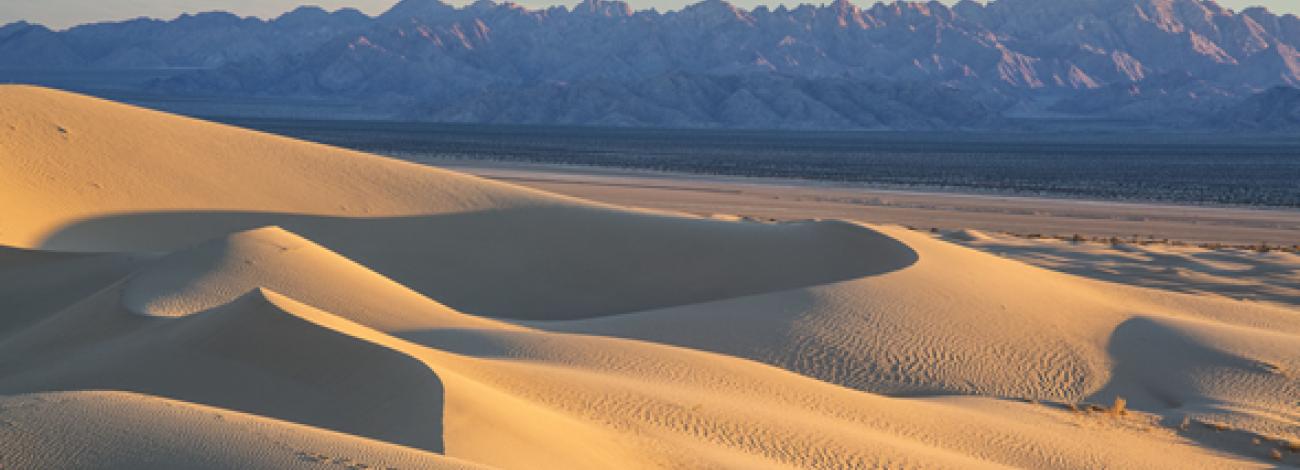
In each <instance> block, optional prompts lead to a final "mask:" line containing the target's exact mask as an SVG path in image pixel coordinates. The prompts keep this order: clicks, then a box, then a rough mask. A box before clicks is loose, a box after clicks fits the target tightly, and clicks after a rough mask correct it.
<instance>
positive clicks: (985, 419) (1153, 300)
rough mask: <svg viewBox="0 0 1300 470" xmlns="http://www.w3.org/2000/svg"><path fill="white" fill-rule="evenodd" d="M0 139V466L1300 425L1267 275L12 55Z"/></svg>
mask: <svg viewBox="0 0 1300 470" xmlns="http://www.w3.org/2000/svg"><path fill="white" fill-rule="evenodd" d="M0 159H3V160H0V195H3V196H4V197H3V198H0V244H4V245H8V247H6V248H0V301H5V302H9V303H7V304H5V305H7V306H8V305H13V307H10V310H11V311H3V312H2V313H4V315H5V316H4V317H3V318H0V438H3V439H0V454H3V455H4V456H5V457H6V459H9V458H10V457H9V456H16V457H13V460H5V461H4V462H0V463H9V462H11V461H12V462H18V463H19V464H26V463H29V462H30V463H32V464H33V465H41V464H49V465H52V466H59V465H64V464H67V465H73V466H81V465H86V466H94V465H96V463H101V464H104V465H141V466H149V465H172V464H183V463H184V462H186V461H188V460H190V459H203V462H208V463H211V465H212V466H227V465H230V466H253V467H284V466H317V465H323V464H331V465H332V464H336V463H337V464H353V463H365V464H366V465H380V464H382V465H389V466H412V467H420V468H472V467H474V466H476V465H484V466H488V467H497V468H591V469H603V468H615V467H623V468H626V467H634V468H715V467H722V468H878V467H886V468H954V469H968V468H1078V469H1091V468H1170V469H1187V468H1206V469H1211V468H1213V469H1220V468H1264V467H1267V466H1268V465H1270V462H1269V461H1268V460H1267V459H1269V458H1270V453H1269V451H1270V450H1272V449H1274V448H1275V447H1270V446H1274V444H1273V443H1279V444H1277V445H1281V444H1280V443H1281V442H1283V441H1285V440H1288V439H1294V440H1297V441H1300V411H1297V409H1296V403H1295V402H1294V397H1295V396H1297V394H1300V379H1297V374H1296V371H1300V360H1298V359H1297V355H1296V354H1295V351H1296V350H1297V349H1300V322H1298V321H1297V319H1298V318H1300V316H1298V315H1297V313H1298V312H1297V311H1296V310H1295V309H1294V308H1292V307H1289V306H1286V305H1276V304H1265V303H1254V302H1241V301H1235V300H1230V299H1223V298H1212V297H1207V296H1200V295H1191V294H1184V293H1171V292H1165V291H1157V290H1152V289H1146V288H1140V287H1133V286H1126V285H1122V284H1119V283H1114V282H1102V281H1097V280H1091V279H1085V278H1080V277H1076V276H1072V275H1068V274H1064V273H1060V272H1055V271H1049V270H1045V269H1041V268H1036V267H1031V266H1029V265H1026V264H1024V263H1021V262H1018V261H1014V260H1010V259H1006V258H1002V257H998V256H994V255H990V254H987V253H983V252H979V251H975V250H972V249H969V248H965V247H962V246H959V245H956V244H953V243H949V242H947V241H944V240H941V239H938V238H936V237H934V236H931V235H928V234H922V233H918V232H913V231H909V230H904V229H902V228H898V227H877V226H871V225H865V224H861V223H857V222H848V221H806V222H798V223H784V224H767V223H757V222H754V221H746V220H743V219H730V218H716V217H715V218H696V217H688V216H682V215H673V214H664V213H654V212H649V211H640V210H633V209H623V208H619V207H613V206H609V205H604V204H596V203H589V202H586V201H582V200H578V199H573V198H566V197H561V196H554V195H549V194H546V193H542V192H538V191H533V190H526V189H521V188H516V187H513V186H510V185H505V184H501V183H493V182H488V181H485V180H481V179H478V178H473V177H468V176H463V175H459V174H456V173H452V172H448V171H444V170H437V169H432V168H426V167H422V166H418V165H411V164H407V163H402V162H397V161H394V160H389V159H385V158H381V157H377V156H372V155H365V154H360V153H356V152H348V151H344V150H339V149H333V148H329V147H325V146H320V145H315V144H309V143H304V142H298V141H294V140H290V139H284V138H280V137H274V136H269V135H265V134H259V133H255V132H250V131H244V130H239V129H234V128H230V127H227V126H221V125H217V124H212V123H206V122H202V121H197V120H192V119H186V118H180V117H175V116H168V115H165V114H161V113H156V112H152V111H145V110H140V109H136V108H132V107H129V106H124V105H118V104H114V103H109V102H106V101H102V100H96V99H91V98H85V97H80V96H77V95H73V94H69V93H63V92H56V91H51V90H44V89H38V88H31V87H13V86H0ZM979 236H981V234H978V233H976V232H971V233H968V234H965V235H964V237H965V238H969V239H976V238H978V237H979ZM59 250H62V251H67V252H62V251H59ZM73 252H75V253H73ZM58 294H65V295H64V297H57V295H58ZM56 297H57V298H56ZM1118 397H1123V398H1124V399H1125V400H1127V408H1126V409H1124V410H1118V409H1116V410H1112V411H1109V412H1099V411H1088V410H1087V405H1086V403H1112V402H1113V401H1114V400H1115V399H1116V398H1118ZM8 404H13V405H15V406H16V407H17V406H18V405H22V407H27V406H30V407H31V408H22V409H20V410H15V409H10V408H7V407H6V405H8ZM1071 407H1076V408H1077V407H1083V409H1081V410H1071ZM31 409H35V410H39V412H32V411H29V410H31ZM217 417H220V418H217ZM78 420H91V421H93V422H94V425H93V426H92V427H91V428H89V429H88V430H84V432H83V430H81V429H75V430H68V429H64V428H67V427H70V426H73V425H72V423H75V422H76V421H78ZM209 421H213V422H217V424H214V425H206V424H204V423H208V422H209ZM6 422H16V423H21V424H22V426H23V427H24V429H34V430H36V431H35V432H33V433H29V434H15V432H16V431H13V430H12V429H11V428H9V427H6V426H4V423H6ZM1184 423H1187V424H1184ZM1196 423H1208V424H1196ZM1215 423H1217V424H1215ZM142 425H144V426H147V428H144V429H136V430H134V431H130V432H123V433H118V434H115V435H114V436H115V437H114V438H112V439H107V440H103V441H98V442H97V441H94V440H93V439H90V438H89V437H88V436H91V435H93V433H96V432H101V431H104V432H107V430H122V429H128V428H130V429H135V428H138V427H139V426H142ZM1219 425H1222V426H1223V428H1222V430H1218V429H1219V428H1218V427H1213V426H1219ZM88 433H90V434H88ZM250 436H270V437H271V439H269V440H267V439H256V438H252V437H250ZM1252 439H1257V440H1261V442H1263V441H1265V440H1266V441H1267V442H1269V443H1270V444H1269V445H1263V444H1260V445H1249V444H1245V443H1249V442H1251V440H1252ZM200 440H208V441H210V442H215V443H217V444H215V447H205V446H203V445H199V444H198V443H197V442H199V441H200ZM131 446H143V447H142V448H145V449H148V451H147V453H150V454H154V453H156V454H160V455H163V456H164V457H166V458H163V457H157V459H155V457H151V456H148V455H143V454H132V453H127V452H124V451H123V450H122V449H123V448H124V447H131ZM84 455H98V456H101V458H102V459H103V460H101V461H99V462H92V461H88V460H85V459H84V458H83V457H81V456H84ZM343 458H346V459H347V460H341V459H343ZM1295 458H1296V457H1295V456H1293V455H1292V454H1284V455H1283V460H1284V462H1285V463H1294V462H1295V460H1294V459H1295ZM151 459H153V460H151ZM169 459H171V460H169ZM1287 459H1291V460H1287Z"/></svg>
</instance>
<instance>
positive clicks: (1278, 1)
mask: <svg viewBox="0 0 1300 470" xmlns="http://www.w3.org/2000/svg"><path fill="white" fill-rule="evenodd" d="M578 1H579V0H572V1H555V0H550V1H548V0H516V3H520V4H523V5H528V6H532V7H537V6H547V5H552V4H557V3H563V4H576V3H578ZM831 1H833V0H804V1H802V2H801V1H800V0H793V1H789V0H787V1H785V2H778V1H775V0H768V1H764V0H734V1H733V2H732V3H734V4H736V5H738V6H744V7H752V6H754V5H758V4H776V3H785V4H787V5H792V4H798V3H813V4H820V3H830V2H831ZM853 1H854V2H855V3H857V4H859V5H864V6H865V5H868V4H871V3H874V0H853ZM952 1H954V0H949V1H948V3H951V2H952ZM396 2H397V0H0V24H4V23H9V22H12V21H17V20H27V21H31V22H34V23H41V24H44V25H47V26H50V27H53V28H65V27H67V26H70V25H76V24H80V23H86V22H91V21H103V20H120V19H126V18H135V17H139V16H150V17H156V18H166V19H170V18H173V17H175V16H176V15H179V14H181V13H183V12H191V13H192V12H200V11H209V10H226V11H231V12H234V13H238V14H240V15H252V16H261V17H274V16H276V15H279V14H280V13H284V12H285V11H288V10H290V9H292V8H293V7H295V6H298V5H302V4H315V5H320V6H322V7H325V8H327V9H331V10H333V9H336V8H340V7H354V8H357V9H359V10H361V11H364V12H366V13H369V14H372V15H374V14H378V13H380V12H382V11H384V10H385V9H387V8H388V7H389V6H391V5H392V4H394V3H396ZM448 3H452V4H461V3H467V0H459V1H457V0H453V1H449V2H448ZM630 3H631V4H632V6H633V8H636V9H638V10H639V9H645V8H651V7H653V8H658V9H659V10H661V11H662V10H674V9H678V8H681V6H682V5H685V4H688V3H693V1H690V0H632V1H631V2H630ZM1219 4H1221V5H1224V6H1227V7H1229V8H1234V9H1238V10H1239V9H1241V8H1245V7H1248V6H1252V5H1261V6H1265V7H1268V8H1270V9H1272V10H1273V11H1275V12H1285V13H1300V0H1220V1H1219Z"/></svg>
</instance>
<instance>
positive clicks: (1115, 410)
mask: <svg viewBox="0 0 1300 470" xmlns="http://www.w3.org/2000/svg"><path fill="white" fill-rule="evenodd" d="M1110 414H1113V415H1115V416H1124V415H1126V414H1128V400H1125V399H1124V397H1120V396H1117V397H1115V402H1114V403H1112V404H1111V405H1110Z"/></svg>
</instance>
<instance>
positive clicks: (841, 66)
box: [0, 0, 1300, 130]
mask: <svg viewBox="0 0 1300 470" xmlns="http://www.w3.org/2000/svg"><path fill="white" fill-rule="evenodd" d="M1297 46H1300V18H1297V17H1295V16H1292V15H1285V16H1280V15H1277V14H1274V13H1271V12H1269V11H1268V10H1265V9H1263V8H1249V9H1246V10H1242V11H1233V10H1229V9H1227V8H1224V7H1222V6H1219V5H1218V4H1216V3H1214V2H1212V1H1202V0H995V1H992V2H989V3H988V4H987V5H986V4H981V3H976V2H973V1H970V0H963V1H961V2H958V3H957V4H955V5H953V6H946V5H944V4H940V3H938V2H929V3H912V2H898V3H876V4H874V5H871V6H870V7H865V8H864V7H861V6H858V5H855V4H852V3H850V2H848V1H846V0H837V1H836V2H834V3H831V4H823V5H801V6H798V7H795V8H787V7H777V8H769V7H757V8H754V9H752V10H746V9H742V8H738V7H735V6H733V5H730V4H728V3H726V2H723V1H719V0H705V1H703V2H700V3H696V4H694V5H691V6H688V7H685V8H682V9H681V10H679V11H670V12H659V11H655V10H646V11H633V9H632V8H630V7H629V6H628V5H627V4H626V3H623V2H612V1H605V0H586V1H584V2H583V3H581V4H578V5H575V6H573V7H571V8H570V7H553V8H547V9H529V8H524V7H521V6H519V5H516V4H512V3H503V4H498V3H494V2H492V1H489V0H481V1H479V2H476V3H474V4H472V5H468V6H465V7H461V8H455V7H452V6H449V5H447V4H444V3H441V2H439V1H437V0H404V1H402V2H400V3H398V4H397V5H395V6H394V7H393V8H392V9H391V10H389V11H388V12H386V13H384V14H382V15H379V16H378V17H374V18H371V17H368V16H366V15H364V14H362V13H360V12H358V11H355V10H349V9H345V10H339V11H336V12H327V11H324V10H321V9H319V8H314V7H303V8H299V9H297V10H294V11H292V12H290V13H287V14H285V15H283V16H281V17H279V18H276V19H273V20H269V21H264V20H260V19H256V18H239V17H237V16H234V15H231V14H226V13H205V14H199V15H193V16H189V15H187V16H181V17H179V18H176V19H174V20H171V21H159V20H148V19H140V20H132V21H126V22H120V23H103V24H94V25H85V26H79V27H75V28H71V29H68V30H65V31H57V32H56V31H51V30H49V29H47V28H44V27H41V26H38V25H32V24H27V23H15V24H10V25H8V26H4V27H3V28H0V69H4V71H3V72H0V79H4V80H6V81H23V82H36V83H44V84H52V85H56V86H63V87H65V88H73V89H82V90H84V91H92V92H99V93H100V94H106V93H110V92H111V93H119V94H122V96H127V95H129V96H130V97H136V98H138V97H140V96H144V95H141V93H144V94H145V95H148V96H167V97H176V96H183V97H190V98H193V97H213V96H219V97H245V98H257V99H259V100H263V102H264V99H265V98H274V99H275V100H272V101H273V102H274V105H275V106H278V107H280V108H281V109H272V110H267V107H266V106H263V107H260V108H257V109H258V110H257V111H256V112H257V113H259V114H268V113H269V114H289V113H291V111H288V110H286V109H288V108H291V106H290V104H291V103H290V100H289V99H292V100H293V103H299V102H301V101H304V100H306V101H311V102H320V101H328V102H329V103H331V105H337V106H338V108H337V110H336V112H334V113H332V114H331V115H334V116H338V115H340V114H343V113H344V112H345V111H344V110H347V112H349V113H359V114H365V115H367V116H377V117H387V118H402V119H416V120H427V121H446V122H488V123H548V124H583V125H615V126H665V127H731V128H772V127H777V128H819V129H962V128H978V129H986V128H1021V127H1024V126H1025V125H1026V124H1025V122H1026V121H1042V120H1055V121H1061V120H1068V121H1070V122H1086V123H1089V125H1097V123H1099V122H1100V123H1103V124H1104V125H1113V126H1119V127H1126V128H1132V127H1135V126H1136V127H1158V128H1213V129H1271V130H1276V129H1288V128H1294V126H1295V123H1296V121H1297V120H1296V119H1293V116H1294V115H1295V114H1296V113H1295V112H1294V111H1292V110H1288V109H1277V108H1278V106H1277V105H1275V104H1274V105H1270V108H1269V109H1268V110H1267V112H1253V111H1252V110H1254V109H1256V108H1258V103H1257V102H1258V101H1260V98H1257V97H1259V96H1264V97H1267V96H1275V95H1285V94H1287V93H1292V92H1293V90H1288V89H1277V88H1276V87H1292V86H1294V85H1296V84H1297V83H1298V82H1300V53H1298V52H1297ZM71 70H75V71H77V72H76V74H69V73H67V72H66V71H71ZM58 71H65V72H64V73H58ZM92 72H96V73H98V75H95V74H93V73H92ZM92 76H93V77H94V78H93V79H91V78H89V77H92ZM123 92H129V93H123ZM1268 93H1272V95H1268ZM1252 98H1255V100H1253V101H1252ZM1267 101H1270V102H1271V101H1273V100H1267ZM1293 102H1294V100H1284V101H1283V104H1286V105H1288V106H1289V104H1288V103H1293ZM224 103H227V104H228V103H230V101H228V100H226V101H224ZM191 104H192V103H191ZM171 105H173V109H175V108H176V107H178V106H180V105H177V104H176V103H171ZM275 106H272V108H274V107H275ZM182 110H184V109H182ZM202 111H203V112H207V113H213V112H221V113H225V114H249V113H252V111H248V110H247V109H244V108H232V107H227V108H222V109H220V110H218V111H212V110H210V109H205V110H202ZM1225 113H1227V115H1228V116H1229V117H1228V118H1224V117H1223V115H1224V114H1225ZM1081 118H1087V119H1081Z"/></svg>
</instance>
